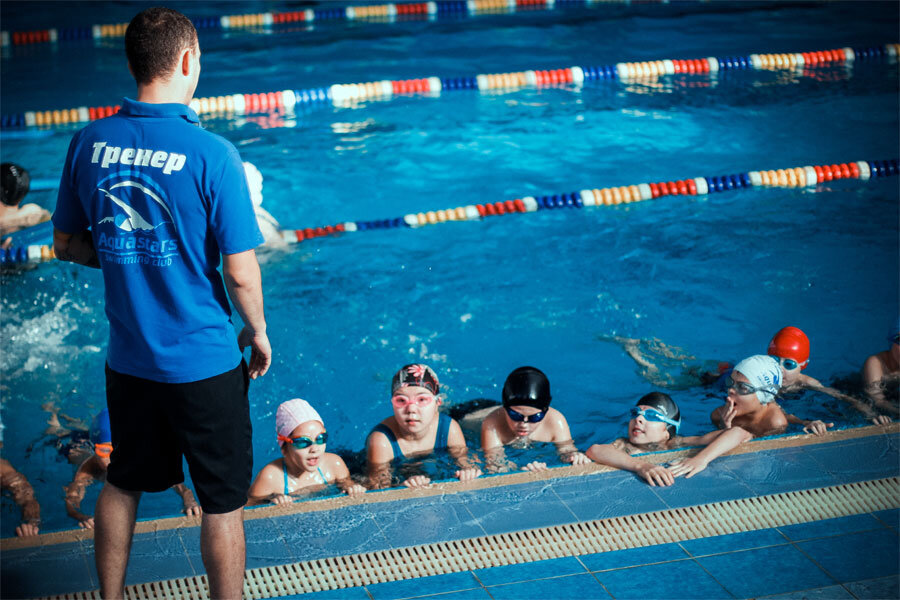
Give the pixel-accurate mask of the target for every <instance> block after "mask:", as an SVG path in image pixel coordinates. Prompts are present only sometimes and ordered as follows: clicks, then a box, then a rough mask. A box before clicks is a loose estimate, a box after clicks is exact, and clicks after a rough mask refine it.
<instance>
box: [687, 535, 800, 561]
mask: <svg viewBox="0 0 900 600" xmlns="http://www.w3.org/2000/svg"><path fill="white" fill-rule="evenodd" d="M787 543H789V542H788V540H787V539H786V538H785V537H784V536H783V535H781V534H780V533H778V531H777V530H775V529H760V530H758V531H743V532H741V533H731V534H728V535H717V536H715V537H708V538H698V539H696V540H686V541H684V542H681V543H680V544H681V547H682V548H684V549H685V550H687V551H688V552H689V553H690V554H691V556H708V555H710V554H722V553H726V552H736V551H738V550H749V549H751V548H765V547H767V546H779V545H784V544H787Z"/></svg>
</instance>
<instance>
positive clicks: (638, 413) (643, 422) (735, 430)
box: [587, 392, 753, 486]
mask: <svg viewBox="0 0 900 600" xmlns="http://www.w3.org/2000/svg"><path fill="white" fill-rule="evenodd" d="M680 428H681V411H680V410H678V405H677V404H675V401H674V400H672V398H670V397H669V395H668V394H663V393H662V392H651V393H649V394H647V395H645V396H644V397H642V398H641V399H640V400H638V402H637V405H636V406H635V407H634V408H632V409H631V421H629V422H628V437H627V438H618V439H617V440H615V441H614V442H613V443H611V444H594V445H593V446H591V447H590V448H589V449H588V451H587V456H588V457H589V458H590V459H592V460H594V461H595V462H598V463H600V464H601V465H607V466H610V467H615V468H617V469H624V470H626V471H632V472H634V473H636V474H637V475H639V476H640V477H642V478H643V479H644V480H645V481H646V482H647V483H649V484H650V485H652V486H657V485H660V486H668V485H672V484H673V483H675V477H676V476H678V475H684V476H685V477H686V478H687V479H690V478H691V477H693V476H694V475H696V474H697V473H699V472H700V471H702V470H703V469H705V468H706V466H707V465H708V464H709V463H710V462H712V461H713V460H714V459H715V458H717V457H719V456H721V455H722V454H725V453H726V452H728V451H730V450H732V449H734V448H735V447H736V446H738V445H740V444H742V443H744V442H746V441H748V440H750V439H751V438H752V437H753V436H752V435H750V433H748V432H747V431H745V430H744V429H742V428H740V427H732V428H730V429H726V430H718V431H711V432H710V433H707V434H705V435H698V436H685V437H683V436H680V435H678V430H679V429H680ZM684 446H706V447H705V448H704V449H703V450H701V451H700V452H699V453H698V454H697V455H695V456H693V457H691V458H689V459H685V460H682V461H681V462H679V463H677V464H676V465H673V466H672V467H669V468H666V467H664V466H662V465H656V464H653V463H649V462H646V461H644V460H641V459H639V458H634V457H633V456H632V455H633V454H638V453H641V452H657V451H660V450H673V449H675V448H681V447H684Z"/></svg>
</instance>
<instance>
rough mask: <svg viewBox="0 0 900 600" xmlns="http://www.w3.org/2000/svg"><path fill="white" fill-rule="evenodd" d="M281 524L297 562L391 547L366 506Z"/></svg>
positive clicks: (300, 515) (304, 515)
mask: <svg viewBox="0 0 900 600" xmlns="http://www.w3.org/2000/svg"><path fill="white" fill-rule="evenodd" d="M277 523H278V526H279V528H280V529H281V532H282V535H283V536H284V540H285V543H286V544H287V545H288V546H289V547H290V549H291V553H292V554H293V556H294V560H296V561H304V560H315V559H317V558H325V557H329V556H340V555H343V554H358V553H360V552H374V551H377V550H387V549H389V548H390V547H391V545H390V543H389V542H388V540H387V538H386V537H385V536H384V534H383V533H382V532H381V530H380V529H379V528H378V524H377V523H375V520H374V519H373V518H372V513H371V512H370V511H369V509H368V507H367V506H365V505H355V506H348V507H344V508H338V509H335V510H329V511H317V512H306V513H297V514H294V515H289V516H286V517H282V518H280V519H278V521H277Z"/></svg>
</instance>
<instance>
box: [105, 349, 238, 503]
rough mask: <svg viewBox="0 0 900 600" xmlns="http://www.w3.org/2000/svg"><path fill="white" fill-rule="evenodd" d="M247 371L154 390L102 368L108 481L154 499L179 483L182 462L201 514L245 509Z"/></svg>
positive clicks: (149, 384)
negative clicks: (108, 449) (109, 448)
mask: <svg viewBox="0 0 900 600" xmlns="http://www.w3.org/2000/svg"><path fill="white" fill-rule="evenodd" d="M249 384H250V379H249V376H248V373H247V363H246V362H244V361H243V360H241V364H239V365H238V366H237V367H235V368H234V369H232V370H231V371H227V372H225V373H222V374H221V375H216V376H215V377H210V378H208V379H201V380H200V381H192V382H190V383H160V382H158V381H150V380H148V379H142V378H140V377H134V376H131V375H124V374H122V373H117V372H115V371H113V370H112V369H110V368H109V365H107V366H106V402H107V406H108V408H109V421H110V428H111V429H112V443H113V453H112V455H111V456H110V463H109V471H108V473H107V481H109V482H110V483H111V484H113V485H114V486H116V487H118V488H121V489H123V490H128V491H132V492H161V491H163V490H166V489H168V488H170V487H172V486H173V485H175V484H178V483H182V482H183V481H184V472H183V471H182V468H181V465H182V460H181V457H182V455H183V456H184V457H185V459H186V460H187V464H188V469H189V470H190V473H191V479H192V480H193V483H194V488H195V490H196V492H197V500H198V501H199V502H200V507H201V508H202V509H203V511H204V512H207V513H211V514H218V513H226V512H231V511H233V510H235V509H238V508H240V507H241V506H243V505H244V504H245V503H246V502H247V490H248V489H249V488H250V479H251V476H252V471H253V447H252V444H251V426H250V404H249V400H248V397H247V390H248V388H249Z"/></svg>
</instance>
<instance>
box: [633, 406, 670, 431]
mask: <svg viewBox="0 0 900 600" xmlns="http://www.w3.org/2000/svg"><path fill="white" fill-rule="evenodd" d="M638 417H644V420H645V421H656V422H658V423H665V424H666V425H671V426H672V427H674V428H675V433H678V430H679V429H680V428H681V421H676V420H674V419H670V418H669V417H667V416H666V415H664V414H662V413H661V412H659V411H658V410H656V409H655V408H638V407H637V406H635V407H634V408H632V409H631V418H632V419H636V418H638Z"/></svg>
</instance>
